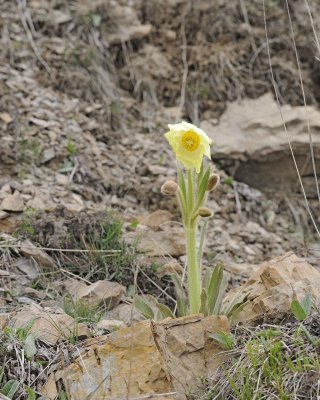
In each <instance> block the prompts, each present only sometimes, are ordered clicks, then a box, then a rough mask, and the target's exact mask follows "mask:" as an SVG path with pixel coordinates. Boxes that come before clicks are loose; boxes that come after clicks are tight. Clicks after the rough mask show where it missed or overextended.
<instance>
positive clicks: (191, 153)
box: [165, 121, 212, 173]
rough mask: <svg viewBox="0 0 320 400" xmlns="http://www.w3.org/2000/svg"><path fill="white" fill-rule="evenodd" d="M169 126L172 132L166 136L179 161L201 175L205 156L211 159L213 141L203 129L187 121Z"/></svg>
mask: <svg viewBox="0 0 320 400" xmlns="http://www.w3.org/2000/svg"><path fill="white" fill-rule="evenodd" d="M168 126H169V129H170V131H169V132H167V133H166V134H165V137H166V138H167V140H168V142H169V144H170V146H171V147H172V149H173V151H174V152H175V155H176V158H177V160H178V161H180V162H181V163H182V164H183V165H184V166H185V167H186V168H187V169H191V168H192V167H194V168H195V169H196V171H197V173H199V172H200V167H201V163H202V159H203V156H204V155H205V156H207V157H208V158H209V159H211V152H210V144H211V142H212V140H211V139H210V138H209V137H208V136H207V135H206V134H205V132H203V130H202V129H200V128H197V127H196V126H195V125H192V124H189V123H188V122H185V121H182V122H181V123H180V124H175V125H168Z"/></svg>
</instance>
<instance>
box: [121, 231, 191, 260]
mask: <svg viewBox="0 0 320 400" xmlns="http://www.w3.org/2000/svg"><path fill="white" fill-rule="evenodd" d="M127 239H128V241H129V242H130V243H133V242H134V241H137V248H138V251H140V252H142V253H147V254H148V255H149V256H150V257H162V256H172V257H180V256H182V255H184V254H186V247H185V234H184V231H183V229H182V228H180V227H171V226H169V225H165V226H163V227H161V228H160V230H154V229H151V228H144V227H141V229H137V230H136V232H130V233H128V235H127Z"/></svg>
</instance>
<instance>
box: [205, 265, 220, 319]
mask: <svg viewBox="0 0 320 400" xmlns="http://www.w3.org/2000/svg"><path fill="white" fill-rule="evenodd" d="M222 278H223V267H222V265H221V264H218V265H216V267H215V268H214V270H213V271H212V274H211V278H210V282H209V286H208V293H207V295H208V314H209V315H212V314H213V312H214V310H215V309H216V303H217V300H218V298H219V294H220V291H221V289H222V285H221V283H222ZM218 311H219V310H218Z"/></svg>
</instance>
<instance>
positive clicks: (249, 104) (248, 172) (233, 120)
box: [201, 93, 320, 195]
mask: <svg viewBox="0 0 320 400" xmlns="http://www.w3.org/2000/svg"><path fill="white" fill-rule="evenodd" d="M306 118H308V121H309V126H310V132H311V134H312V140H313V145H314V153H315V158H316V159H317V160H318V159H319V158H320V112H319V111H318V110H316V109H315V108H314V107H311V106H308V107H307V108H306V109H305V107H292V106H290V105H285V106H281V113H280V110H279V107H278V105H277V102H276V101H275V100H274V98H273V96H272V94H271V93H267V94H265V95H263V96H261V97H259V98H257V99H244V100H242V101H239V102H233V103H229V104H228V105H227V108H226V111H225V112H224V114H223V115H222V116H221V118H220V121H219V122H217V121H212V120H208V121H203V122H202V123H201V128H202V129H203V130H204V131H205V132H206V133H207V134H208V135H209V136H210V137H211V138H212V139H213V141H214V146H213V147H212V150H213V152H214V153H213V159H214V160H217V161H219V162H220V163H221V164H222V165H223V166H224V167H225V168H226V170H227V171H228V172H229V173H230V174H231V175H233V176H234V177H235V179H237V180H239V181H242V182H245V183H247V184H249V185H250V186H253V187H257V188H259V189H277V188H279V187H280V188H288V189H291V188H293V187H294V188H297V182H298V181H297V173H296V170H295V167H294V164H293V160H292V156H291V153H290V149H289V145H288V137H287V135H286V132H285V129H284V124H283V122H285V124H286V127H287V131H288V135H289V138H290V141H291V144H292V147H293V150H294V153H295V156H296V160H297V163H298V166H299V168H300V171H301V174H302V176H303V177H304V183H305V184H306V186H307V188H308V192H309V195H314V193H315V183H314V180H313V176H312V164H311V162H310V140H309V134H308V124H307V119H306ZM317 164H318V173H320V164H319V162H318V163H317Z"/></svg>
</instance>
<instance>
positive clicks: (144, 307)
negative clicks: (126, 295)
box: [133, 296, 154, 319]
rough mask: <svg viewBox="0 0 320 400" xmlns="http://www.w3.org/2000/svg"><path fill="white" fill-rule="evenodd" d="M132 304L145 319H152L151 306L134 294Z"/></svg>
mask: <svg viewBox="0 0 320 400" xmlns="http://www.w3.org/2000/svg"><path fill="white" fill-rule="evenodd" d="M133 305H134V306H135V308H136V309H137V310H138V311H139V312H140V313H141V314H142V315H143V316H144V317H145V318H146V319H154V313H153V311H152V308H151V307H150V306H149V305H148V304H147V303H146V302H145V301H143V300H142V299H141V298H140V297H138V296H136V297H135V298H134V300H133Z"/></svg>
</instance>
